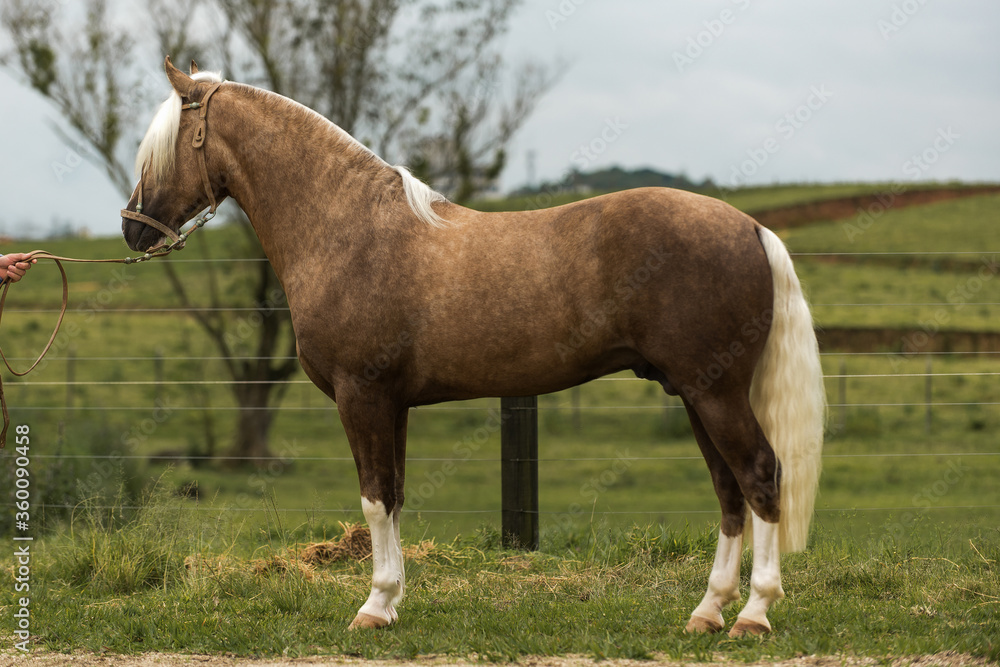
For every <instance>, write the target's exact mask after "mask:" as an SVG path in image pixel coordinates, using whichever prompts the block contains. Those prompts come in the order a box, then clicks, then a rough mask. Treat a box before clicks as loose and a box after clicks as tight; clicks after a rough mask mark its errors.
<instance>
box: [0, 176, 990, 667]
mask: <svg viewBox="0 0 1000 667" xmlns="http://www.w3.org/2000/svg"><path fill="white" fill-rule="evenodd" d="M861 187H862V186H815V188H813V187H812V186H809V187H808V188H807V187H802V188H776V189H774V190H773V191H772V193H771V194H772V196H773V197H772V199H771V200H767V198H766V196H765V195H766V191H764V190H760V191H757V190H755V191H749V192H735V193H732V194H731V197H730V200H731V201H737V196H739V197H744V199H743V200H741V201H742V203H741V204H740V205H741V206H744V207H746V208H760V207H762V203H761V202H766V201H771V202H772V205H774V204H777V203H792V202H796V201H806V200H808V199H803V198H808V197H816V196H825V195H829V194H830V193H838V194H845V193H846V194H857V193H858V192H859V188H861ZM864 187H866V188H868V190H861V191H879V190H878V187H879V186H876V185H870V186H864ZM851 188H854V189H851ZM823 193H825V194H823ZM797 197H798V198H797ZM998 201H1000V198H998V197H996V196H983V197H974V198H969V199H964V200H953V201H948V202H941V203H938V204H933V205H928V206H924V207H919V208H910V209H903V210H900V211H892V212H888V213H886V214H885V215H884V216H882V217H880V218H879V219H878V221H877V222H876V223H875V224H873V225H871V226H870V227H869V228H868V229H867V230H866V231H865V233H864V234H863V235H861V236H859V237H856V238H855V239H854V240H853V241H849V240H848V239H847V238H846V236H845V235H844V231H843V229H842V227H840V223H839V222H831V223H825V224H816V225H810V226H807V227H803V228H798V229H794V230H788V231H786V232H783V234H782V236H783V237H784V238H785V240H786V242H787V243H788V244H789V247H790V249H791V251H792V252H793V253H820V252H823V253H828V252H894V251H900V252H901V251H928V250H933V251H939V250H940V251H943V252H948V253H951V254H952V255H951V257H949V258H947V259H949V260H951V261H949V262H944V263H942V262H938V261H936V260H935V258H926V259H920V260H918V261H915V260H914V259H913V258H912V257H899V258H896V259H894V258H892V257H891V256H888V257H882V258H880V259H879V260H878V261H873V260H872V259H871V258H870V257H867V256H866V257H860V258H857V257H853V258H840V259H836V260H831V259H830V258H824V257H817V256H814V255H810V254H800V255H798V256H797V257H796V266H797V270H798V272H799V275H800V277H801V278H802V282H803V285H804V287H805V289H806V291H807V293H808V295H809V298H810V300H811V301H812V302H813V304H814V315H815V318H816V321H817V325H818V326H820V327H837V326H871V327H909V328H914V329H917V330H921V329H922V330H924V331H925V332H927V334H928V335H936V332H937V331H938V330H944V329H956V330H975V331H996V330H997V329H998V325H997V322H998V321H1000V318H998V315H1000V306H996V305H992V304H994V303H997V302H1000V289H998V288H997V285H998V284H1000V283H996V282H995V281H993V277H994V275H995V273H987V274H980V273H979V270H980V268H979V267H980V266H986V267H989V266H991V265H990V264H988V263H987V264H980V263H979V262H980V258H979V257H978V256H971V257H970V256H967V255H960V254H957V253H964V252H967V251H975V252H983V253H992V252H993V251H996V250H1000V244H998V243H997V240H998V239H1000V237H998V236H997V234H996V233H995V231H994V230H995V228H996V224H997V223H998V222H1000V220H997V215H998V214H997V203H998ZM242 237H243V235H242V233H241V232H240V231H239V230H238V229H235V228H232V227H225V226H219V227H216V228H213V229H206V230H203V231H201V232H199V233H198V234H197V235H195V237H194V238H193V239H192V241H191V242H190V243H189V244H188V248H187V249H186V250H184V251H183V252H182V253H175V254H174V255H172V256H171V257H170V258H169V259H167V260H158V261H157V262H150V263H149V264H147V265H138V266H129V267H122V266H116V265H109V266H100V265H88V266H67V272H68V273H69V275H70V280H71V286H70V290H71V293H70V312H69V314H68V315H67V318H66V322H65V323H64V326H63V332H62V334H60V336H59V337H58V338H57V340H56V342H55V346H54V348H53V350H52V352H51V353H50V356H49V358H48V359H46V361H45V362H43V364H42V366H41V367H40V368H39V369H37V370H36V371H35V372H33V373H32V374H31V375H29V376H28V377H26V378H13V377H11V376H10V375H9V374H6V373H5V374H4V389H5V393H6V396H7V400H8V402H9V405H10V412H11V420H12V423H13V424H15V425H16V424H26V425H29V426H30V430H31V448H30V456H31V474H32V483H33V487H32V488H33V491H34V492H35V493H36V494H37V495H36V496H33V500H32V502H33V510H32V517H33V522H34V525H33V530H34V531H36V532H34V534H35V535H36V536H37V541H36V542H35V545H36V553H37V555H38V561H37V569H36V570H35V572H36V573H37V574H36V576H37V579H36V582H37V584H33V586H34V585H37V587H38V588H37V589H35V588H33V590H37V593H36V597H35V598H34V599H35V600H36V601H37V605H38V607H37V608H38V610H39V611H38V615H37V617H36V621H37V625H35V626H34V627H35V628H38V638H39V641H40V642H41V643H42V645H44V646H45V647H47V648H49V649H51V650H67V649H70V648H73V647H83V648H87V649H92V650H101V649H102V647H104V648H106V649H107V650H111V651H113V652H134V651H138V650H157V651H166V650H175V651H194V652H197V651H206V652H220V651H232V652H233V653H236V654H238V655H275V654H280V653H283V652H286V653H287V654H289V655H299V654H311V653H333V654H352V655H362V656H378V657H389V658H392V657H404V656H412V655H418V654H425V653H450V654H456V655H472V654H475V655H477V656H479V658H480V659H517V658H518V657H519V656H525V655H531V654H542V655H547V654H558V653H582V654H586V655H591V656H593V657H595V658H601V657H640V658H641V657H648V656H650V655H654V654H655V655H661V654H665V655H668V656H675V657H684V658H686V659H693V660H704V659H708V658H710V657H712V655H713V654H714V653H718V652H724V653H726V654H727V655H730V656H732V657H734V658H736V659H745V660H760V659H767V658H770V657H785V656H793V655H797V654H801V653H806V654H811V653H821V654H822V653H838V652H840V653H858V654H867V655H876V656H887V655H902V654H912V653H927V652H935V651H938V650H944V649H955V650H960V651H968V652H972V653H975V654H977V655H988V656H992V657H993V659H996V658H997V657H998V655H997V642H996V637H997V636H1000V632H998V631H1000V625H998V620H997V619H998V616H1000V615H998V613H997V606H996V605H997V603H998V600H997V598H996V595H997V590H1000V586H998V584H1000V581H998V569H997V562H998V560H1000V533H998V530H997V528H998V526H1000V507H998V506H1000V486H998V485H997V479H998V476H1000V449H998V447H997V443H996V437H995V434H996V433H997V430H998V429H1000V407H998V406H1000V383H998V382H997V377H998V374H1000V354H993V355H978V356H977V355H967V354H948V355H934V356H933V357H928V356H924V355H899V354H891V353H890V352H891V350H873V351H872V353H871V354H846V353H837V352H835V351H831V352H828V353H826V354H824V356H823V367H824V372H825V374H826V376H827V380H826V385H827V394H828V400H829V403H830V411H829V421H828V427H827V431H828V440H827V445H826V448H825V452H824V474H823V477H822V479H821V485H820V494H819V497H818V499H817V513H816V517H815V521H814V526H815V530H814V535H813V539H812V547H811V549H810V550H809V551H808V552H806V553H804V554H796V555H791V556H788V557H786V559H785V568H784V571H785V573H786V578H785V590H786V592H787V593H788V594H789V596H788V598H787V599H786V600H785V601H784V602H783V603H781V604H780V605H779V606H778V607H777V608H776V609H775V611H774V613H773V614H772V617H771V618H772V622H773V623H774V625H775V627H776V630H777V632H776V633H775V634H774V635H772V637H770V638H768V639H766V640H763V641H760V640H749V639H748V640H739V641H732V640H728V639H727V638H725V637H724V636H721V637H693V638H692V637H687V636H685V635H683V634H682V633H681V630H682V628H683V624H684V621H685V620H686V616H687V614H689V613H690V610H691V608H693V607H694V606H695V605H696V604H697V602H698V599H699V598H700V596H701V594H702V593H703V592H704V587H705V582H706V578H707V575H708V570H709V568H710V565H711V557H712V551H713V549H714V531H715V530H716V527H717V522H718V504H717V500H716V499H715V495H714V493H713V491H712V488H711V483H710V480H709V476H708V472H707V469H706V468H705V464H704V462H703V461H702V459H701V457H700V455H699V453H698V448H697V446H696V444H695V443H694V440H693V438H692V436H691V434H690V430H689V427H688V425H687V422H686V418H685V416H684V411H683V409H682V408H681V406H680V403H679V401H678V400H677V399H675V398H670V397H666V396H665V395H664V394H663V392H662V391H661V390H660V389H659V386H658V385H655V384H653V383H649V382H645V381H641V380H638V379H636V378H634V377H631V376H630V374H620V375H617V376H613V377H609V378H603V379H601V380H597V381H594V382H591V383H589V384H587V385H584V386H583V387H580V388H577V389H574V390H569V391H565V392H560V393H558V394H552V395H548V396H542V397H540V400H539V406H540V412H539V428H540V440H541V442H540V459H541V460H540V462H539V474H540V479H541V483H540V504H541V512H542V516H541V522H542V549H541V552H540V553H536V554H527V555H524V554H515V553H513V552H506V551H503V550H502V549H500V547H499V546H498V540H497V528H498V526H499V521H500V489H499V461H498V459H499V449H500V446H499V429H498V420H497V411H498V409H499V401H498V400H495V399H483V400H479V401H468V402H462V403H449V404H444V405H440V406H428V407H424V408H419V409H415V410H412V411H411V417H410V430H409V441H408V455H409V463H408V469H407V485H406V491H407V505H406V510H405V516H404V523H403V535H404V540H405V541H406V542H407V543H409V544H413V543H416V542H418V541H420V540H434V541H435V543H436V545H437V546H436V547H435V549H433V550H432V551H431V553H430V555H429V556H427V557H426V558H425V559H422V560H417V561H414V562H411V563H410V564H409V565H408V574H409V578H408V583H409V591H408V597H407V599H406V601H405V602H404V605H403V608H402V609H401V610H400V611H401V614H402V615H403V619H404V620H403V622H402V623H400V624H399V626H397V627H395V628H393V629H390V630H389V631H387V632H383V633H377V634H374V635H371V634H363V633H362V634H360V635H359V634H347V633H346V632H345V628H346V625H347V623H348V622H349V621H350V618H351V616H352V614H353V612H354V610H355V609H356V608H357V606H358V605H359V604H360V603H361V601H363V599H364V597H365V595H366V592H365V590H366V587H367V586H368V585H370V579H369V576H370V571H368V569H369V565H367V564H365V563H362V564H340V565H335V566H330V567H328V568H325V569H321V570H320V571H318V572H315V573H309V574H308V575H304V574H302V573H299V572H291V571H289V572H285V573H280V572H272V573H270V574H266V575H257V574H253V572H252V571H251V570H250V569H249V566H248V565H247V563H248V562H249V561H250V560H251V559H261V558H269V557H273V556H275V555H282V554H287V553H288V551H287V550H288V549H290V548H291V549H294V548H295V545H298V544H303V543H306V542H310V541H316V540H321V539H326V538H329V537H331V536H335V535H338V534H339V533H340V530H341V529H340V526H339V523H340V522H348V521H355V522H356V521H361V520H363V517H362V515H361V512H360V499H359V496H358V482H357V475H356V472H355V469H354V463H353V459H352V458H351V455H350V450H349V447H348V445H347V441H346V437H345V436H344V432H343V429H342V427H341V425H340V421H339V416H338V414H337V411H336V407H335V406H334V405H333V404H332V403H331V402H330V401H329V400H328V399H327V398H326V397H325V396H323V395H322V394H321V393H320V392H319V391H318V390H317V389H315V388H314V387H313V386H312V385H311V384H310V383H309V382H308V381H307V380H306V379H305V377H304V375H303V374H302V373H301V372H300V373H298V374H296V375H295V377H293V378H292V384H291V385H290V386H289V387H288V388H287V393H286V395H285V397H284V399H283V401H282V402H281V404H280V406H279V409H278V414H277V416H276V420H275V423H274V426H273V429H272V443H271V444H272V452H273V454H274V456H275V458H274V460H272V461H271V462H269V464H268V465H266V466H264V467H262V468H259V469H249V468H246V467H240V466H239V465H238V464H237V463H235V462H232V461H229V460H227V459H226V458H225V454H226V453H227V450H228V449H229V447H230V445H231V442H230V438H231V437H232V433H233V432H234V424H235V420H236V411H235V407H236V406H235V402H234V399H233V396H232V393H231V391H230V388H229V386H228V385H227V379H228V377H227V375H226V373H225V370H224V368H223V365H222V362H221V361H220V360H218V359H217V354H218V353H217V351H216V350H215V348H214V347H213V346H212V345H211V344H210V342H209V341H208V340H207V338H206V336H205V335H204V334H203V333H202V332H201V330H200V329H199V328H198V326H197V325H196V324H195V323H194V322H193V321H192V319H191V318H190V317H188V316H187V315H185V314H184V313H182V312H178V311H173V310H171V311H164V310H163V309H173V308H177V307H178V303H177V301H176V298H175V297H174V296H173V295H172V288H171V286H170V284H169V282H168V281H167V279H166V276H165V273H164V268H163V267H162V266H158V265H157V264H158V262H160V261H169V262H175V264H174V265H175V266H176V267H177V268H178V270H179V273H180V274H181V275H182V277H183V280H184V281H185V283H186V284H188V285H191V286H193V287H194V292H195V295H194V296H195V298H196V299H199V301H198V303H199V304H202V305H205V304H206V303H207V302H206V301H204V300H203V299H204V295H203V294H202V293H200V292H199V291H198V290H197V287H196V286H198V285H203V284H205V280H206V276H207V274H206V269H205V266H204V265H203V263H202V259H203V258H207V257H226V256H237V257H238V256H240V255H239V253H240V250H238V248H239V246H240V240H241V239H242ZM41 245H44V246H45V247H46V249H48V250H51V251H53V252H56V253H65V254H71V255H75V256H93V257H108V256H124V255H126V254H128V252H127V250H126V248H125V246H124V244H123V242H121V241H120V240H119V239H94V240H88V241H81V240H72V241H60V242H53V243H45V244H41ZM234 248H236V249H235V250H234ZM227 254H228V255H227ZM991 256H992V255H991ZM220 267H221V269H220V271H219V274H218V286H219V292H220V294H222V295H223V297H224V300H226V299H230V298H231V299H232V300H233V301H230V302H236V299H237V295H238V294H239V293H241V290H242V289H243V288H244V287H245V280H244V279H243V276H244V275H245V272H246V271H247V265H246V263H241V262H227V263H223V264H221V265H220ZM974 278H978V281H979V282H978V283H976V282H973V279H974ZM202 291H204V290H202ZM959 294H963V295H966V296H963V297H962V298H961V299H959V298H957V296H956V295H959ZM58 303H59V279H58V272H57V271H56V270H55V269H54V267H52V266H39V267H38V268H36V269H33V271H32V273H31V274H30V275H29V278H28V279H26V280H25V281H23V282H22V283H19V284H18V285H16V286H14V287H13V288H12V289H11V291H10V296H9V298H8V303H7V307H6V308H7V309H6V312H5V314H4V320H3V327H2V333H0V336H2V338H0V342H2V345H3V348H4V352H5V353H6V355H7V356H8V358H13V359H14V361H13V363H14V364H15V366H18V367H23V366H25V365H27V363H28V359H29V358H30V357H31V356H32V355H33V354H35V353H37V351H38V350H39V349H41V347H42V346H43V345H44V343H45V341H46V340H47V339H48V335H49V333H50V331H51V327H52V325H53V324H54V322H55V317H56V313H55V312H54V310H55V309H56V308H57V307H58ZM899 304H917V305H899ZM227 317H228V327H229V328H228V331H229V332H230V333H231V334H232V335H233V336H236V337H239V336H240V335H241V331H244V330H245V328H246V326H247V324H248V323H251V324H252V322H250V320H249V314H247V313H244V312H236V313H230V314H228V315H227ZM928 359H930V360H931V361H930V364H931V365H930V367H928ZM928 371H930V372H931V373H933V374H934V375H933V377H932V378H930V379H929V378H928V377H927V373H928ZM840 376H846V377H840ZM928 395H929V396H930V406H928V405H927V397H928ZM14 455H15V452H14V451H13V450H12V449H11V446H10V445H8V449H7V450H6V451H5V452H4V453H3V454H2V455H0V456H2V458H3V460H4V462H5V465H4V466H3V469H2V471H0V483H2V484H3V487H2V488H10V484H9V483H8V482H9V481H10V478H9V477H8V476H9V475H11V474H12V469H13V464H12V457H13V456H14ZM220 455H221V457H222V458H219V457H220ZM212 456H214V457H215V458H212ZM8 514H10V513H6V512H5V513H4V515H2V516H0V533H3V534H6V535H9V534H11V532H12V530H13V525H12V519H13V517H12V516H8ZM196 553H200V554H204V555H209V556H216V557H219V556H225V557H226V558H231V559H234V561H235V562H236V563H237V564H238V565H239V564H242V566H238V567H235V568H234V569H231V570H226V571H225V572H216V573H214V574H205V573H191V572H190V571H187V570H185V568H184V566H183V559H184V558H185V557H186V556H190V555H193V554H196ZM746 558H749V556H747V557H746ZM744 565H745V568H744V574H745V575H746V576H748V574H749V570H748V569H747V567H748V566H749V560H747V561H746V562H745V563H744ZM11 595H12V592H11V590H10V587H8V588H6V589H3V590H2V592H0V605H9V604H11V602H10V596H11ZM71 602H72V603H71ZM6 616H7V615H6V614H5V617H6ZM236 619H240V622H239V623H237V620H236ZM418 619H419V621H418ZM4 623H7V621H4V622H3V623H0V632H5V630H4V628H6V627H7V626H6V625H4ZM456 624H458V625H456ZM456 628H459V629H460V630H461V631H460V632H456V631H455V630H456ZM220 637H223V639H220Z"/></svg>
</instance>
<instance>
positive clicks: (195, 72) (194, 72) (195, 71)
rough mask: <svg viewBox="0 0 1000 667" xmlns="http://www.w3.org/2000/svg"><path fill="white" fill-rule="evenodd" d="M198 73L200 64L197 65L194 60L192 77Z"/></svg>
mask: <svg viewBox="0 0 1000 667" xmlns="http://www.w3.org/2000/svg"><path fill="white" fill-rule="evenodd" d="M197 73H198V63H196V62H195V61H193V60H192V61H191V76H194V75H195V74H197Z"/></svg>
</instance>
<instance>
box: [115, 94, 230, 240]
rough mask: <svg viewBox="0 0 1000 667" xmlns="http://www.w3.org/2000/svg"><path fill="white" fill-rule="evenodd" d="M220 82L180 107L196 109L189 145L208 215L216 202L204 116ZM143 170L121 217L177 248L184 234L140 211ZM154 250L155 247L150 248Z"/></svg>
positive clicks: (213, 213)
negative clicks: (135, 193) (134, 197)
mask: <svg viewBox="0 0 1000 667" xmlns="http://www.w3.org/2000/svg"><path fill="white" fill-rule="evenodd" d="M221 85H222V83H214V84H212V86H211V87H210V88H209V89H208V91H207V92H206V93H205V96H204V97H203V98H201V102H191V103H189V104H185V105H184V106H182V107H181V110H184V109H198V110H199V113H198V124H197V125H196V126H195V128H194V139H193V140H192V142H191V147H192V148H194V149H195V151H196V152H197V154H198V157H199V160H198V168H199V170H200V172H201V184H202V186H203V187H204V188H205V194H206V195H207V196H208V202H209V209H208V214H207V215H209V216H212V215H215V209H216V208H218V203H217V202H216V201H215V193H214V192H213V191H212V182H211V181H209V180H208V164H207V163H206V159H205V133H206V131H207V130H208V124H207V123H206V120H205V119H206V116H208V102H209V100H210V99H211V97H212V95H213V93H215V91H217V90H218V89H219V86H221ZM145 176H146V174H145V172H143V174H142V176H140V177H139V194H138V198H137V201H136V205H135V210H134V211H129V210H128V209H125V208H123V209H122V210H121V214H122V217H123V218H127V219H129V220H135V221H136V222H141V223H143V224H145V225H149V226H150V227H152V228H153V229H155V230H156V231H158V232H161V233H162V234H164V235H165V236H166V237H167V238H169V239H170V240H171V241H172V243H171V244H170V245H171V249H178V248H182V247H183V246H184V241H185V240H186V238H187V235H186V234H178V233H177V232H175V231H174V230H172V229H171V228H170V227H168V226H167V225H165V224H163V223H162V222H160V221H159V220H155V219H153V218H151V217H149V216H148V215H145V214H144V213H143V212H142V185H143V181H144V180H145ZM206 219H207V218H206ZM199 226H200V225H199ZM152 250H155V249H151V251H152Z"/></svg>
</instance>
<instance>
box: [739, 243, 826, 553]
mask: <svg viewBox="0 0 1000 667" xmlns="http://www.w3.org/2000/svg"><path fill="white" fill-rule="evenodd" d="M758 236H759V237H760V242H761V244H762V245H763V246H764V252H765V253H766V254H767V261H768V263H769V264H770V265H771V276H772V279H773V281H774V313H773V317H772V318H771V331H770V333H769V334H768V338H767V343H766V344H765V346H764V353H763V355H761V358H760V362H759V363H758V364H757V369H756V370H755V371H754V378H753V384H752V386H751V388H750V405H751V406H752V407H753V412H754V415H755V416H756V417H757V421H758V422H759V423H760V426H761V428H762V429H763V430H764V435H765V436H767V439H768V442H770V443H771V447H772V448H773V449H774V453H775V455H777V457H778V460H779V461H780V462H781V521H780V523H779V533H780V548H781V551H783V552H784V551H801V550H803V549H805V547H806V541H807V539H808V537H809V523H810V521H811V520H812V515H813V504H814V502H815V500H816V488H817V486H818V485H819V474H820V468H821V467H822V461H821V454H822V452H823V427H824V423H825V419H826V391H825V390H824V388H823V369H822V368H821V366H820V362H819V347H818V346H817V344H816V334H815V332H814V331H813V323H812V315H811V314H810V313H809V306H808V304H806V300H805V297H804V296H803V295H802V287H801V286H800V285H799V279H798V276H796V275H795V269H794V268H793V267H792V260H791V257H789V256H788V250H787V249H786V248H785V244H784V243H782V242H781V239H779V238H778V237H777V236H775V234H774V233H773V232H771V231H770V230H768V229H766V228H764V227H759V228H758Z"/></svg>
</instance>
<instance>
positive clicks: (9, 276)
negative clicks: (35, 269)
mask: <svg viewBox="0 0 1000 667" xmlns="http://www.w3.org/2000/svg"><path fill="white" fill-rule="evenodd" d="M37 261H38V260H36V259H31V255H29V254H28V253H24V252H12V253H10V254H9V255H0V280H10V281H11V282H12V283H16V282H17V281H18V280H20V279H21V278H23V277H24V274H25V273H27V271H28V269H30V268H31V265H32V264H34V263H35V262H37Z"/></svg>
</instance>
